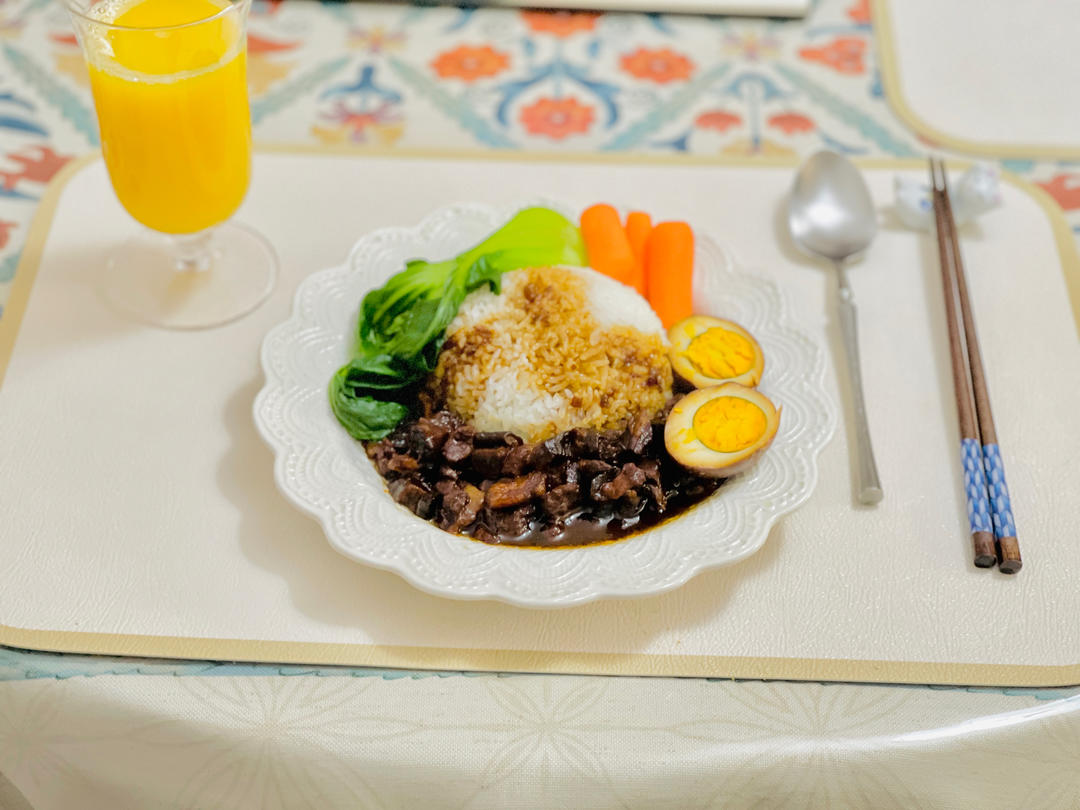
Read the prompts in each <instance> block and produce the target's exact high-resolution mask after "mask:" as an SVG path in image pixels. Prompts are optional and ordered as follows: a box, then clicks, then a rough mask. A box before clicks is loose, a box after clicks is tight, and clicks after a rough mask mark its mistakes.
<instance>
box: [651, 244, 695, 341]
mask: <svg viewBox="0 0 1080 810" xmlns="http://www.w3.org/2000/svg"><path fill="white" fill-rule="evenodd" d="M693 276H694V232H693V231H692V230H691V229H690V226H689V225H687V224H686V223H685V222H661V223H660V224H659V225H657V226H656V227H655V228H653V229H652V232H651V233H650V234H649V239H648V241H647V242H646V243H645V290H646V293H647V296H648V299H649V304H651V305H652V308H653V311H654V312H655V313H656V314H657V315H659V316H660V320H661V321H662V322H663V324H664V328H665V329H667V328H669V327H670V326H672V325H673V324H675V323H677V322H679V321H681V320H682V319H683V318H686V317H688V316H690V315H692V314H693V309H694V306H693V297H694V296H693V287H692V285H693Z"/></svg>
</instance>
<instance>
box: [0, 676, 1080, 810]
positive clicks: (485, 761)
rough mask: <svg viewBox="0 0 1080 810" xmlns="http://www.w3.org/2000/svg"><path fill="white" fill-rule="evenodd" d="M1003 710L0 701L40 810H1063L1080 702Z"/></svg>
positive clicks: (664, 684)
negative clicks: (751, 809) (759, 809)
mask: <svg viewBox="0 0 1080 810" xmlns="http://www.w3.org/2000/svg"><path fill="white" fill-rule="evenodd" d="M1044 697H1046V696H1044ZM1000 705H1001V696H1000V695H995V694H986V693H977V692H975V693H973V692H967V691H963V690H949V691H930V690H925V689H896V688H890V687H879V686H860V685H821V684H804V685H802V686H800V687H799V688H798V689H796V690H793V689H792V688H791V686H790V685H789V684H784V683H732V682H709V681H702V680H668V679H637V678H586V677H569V676H567V677H556V676H546V677H541V676H506V677H500V676H492V675H484V676H476V677H467V676H461V675H454V676H450V677H448V678H439V677H430V676H429V677H426V678H423V679H420V680H414V679H412V678H409V677H403V678H396V679H393V680H384V679H383V678H380V677H368V678H359V679H358V678H350V677H314V676H293V677H281V676H279V677H248V678H237V677H203V676H194V677H168V676H160V677H130V676H99V677H94V678H85V677H79V678H72V679H70V680H65V681H61V682H56V681H53V680H51V679H50V680H48V681H40V680H38V681H19V682H9V683H0V770H2V772H3V774H4V775H5V776H6V778H7V779H8V781H9V782H10V783H11V785H13V786H14V787H15V788H17V789H18V790H19V791H21V792H22V794H23V795H24V796H25V797H26V800H28V801H29V803H30V806H32V807H33V808H34V810H148V809H149V808H160V809H161V810H164V809H165V808H170V810H171V809H172V808H177V810H181V809H183V810H196V809H198V810H212V809H214V810H216V809H217V808H222V810H225V809H226V808H227V809H228V810H248V809H249V808H251V809H252V810H254V809H256V808H258V809H259V810H292V808H318V810H338V808H341V810H346V809H348V810H356V809H357V808H365V809H366V808H402V809H403V810H411V809H412V808H429V807H430V808H444V807H447V808H449V807H453V808H471V809H472V810H482V809H483V808H492V810H517V809H518V808H520V809H521V810H524V808H538V809H546V808H558V807H565V808H613V809H614V808H643V809H644V810H688V809H689V808H731V807H734V808H749V807H762V808H808V807H812V808H818V807H830V808H875V809H876V810H886V809H887V808H956V810H971V808H974V807H978V808H980V810H995V809H996V808H1003V809H1005V808H1007V809H1008V810H1016V808H1024V810H1047V809H1049V808H1069V807H1076V806H1077V805H1076V802H1077V800H1080V768H1078V767H1077V763H1078V762H1080V735H1078V734H1077V731H1076V729H1077V717H1076V715H1077V714H1078V713H1080V695H1074V696H1072V697H1061V698H1058V699H1039V698H1038V697H1036V696H1035V695H1029V696H1026V697H1018V698H1013V699H1011V701H1010V705H1011V706H1012V707H1013V708H1012V709H1011V710H1010V711H1008V712H1006V713H1001V714H998V713H996V712H997V711H998V708H997V707H999V706H1000ZM2 786H3V782H2V781H0V797H3V796H4V792H3V787H2ZM10 792H11V791H10V789H9V790H8V793H9V794H10ZM0 801H3V799H2V798H0ZM0 807H5V805H3V804H0ZM5 810H22V807H21V806H20V805H19V804H17V803H14V804H12V803H10V802H9V805H8V806H6V808H5Z"/></svg>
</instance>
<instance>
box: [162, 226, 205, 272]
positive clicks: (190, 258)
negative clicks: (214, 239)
mask: <svg viewBox="0 0 1080 810" xmlns="http://www.w3.org/2000/svg"><path fill="white" fill-rule="evenodd" d="M211 233H212V229H209V228H208V229H207V230H205V231H199V232H198V233H184V234H175V235H173V236H170V237H169V241H170V242H171V243H172V254H173V268H174V269H175V270H176V271H177V272H179V273H194V272H205V271H207V270H209V269H210V265H211V264H212V263H213V254H212V252H211V250H210V234H211Z"/></svg>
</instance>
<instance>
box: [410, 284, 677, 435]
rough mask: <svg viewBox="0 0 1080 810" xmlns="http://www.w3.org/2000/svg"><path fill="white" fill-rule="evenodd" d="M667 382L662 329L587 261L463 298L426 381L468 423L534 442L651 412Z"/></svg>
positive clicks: (666, 393)
mask: <svg viewBox="0 0 1080 810" xmlns="http://www.w3.org/2000/svg"><path fill="white" fill-rule="evenodd" d="M671 380H672V372H671V363H670V361H669V359H668V354H667V338H666V335H665V333H664V328H663V326H662V324H661V323H660V319H659V318H658V317H657V316H656V314H655V313H654V312H653V311H652V308H651V307H650V306H649V304H648V302H647V301H646V300H645V299H644V298H642V297H641V296H640V295H639V294H638V293H637V292H636V291H635V290H633V289H632V288H630V287H627V286H625V285H623V284H620V283H619V282H617V281H615V280H613V279H611V278H608V277H607V276H604V275H601V274H600V273H597V272H596V271H594V270H590V269H588V268H578V267H544V268H529V269H525V270H516V271H514V272H511V273H506V274H504V275H503V277H502V291H501V293H500V294H498V295H496V294H495V293H493V292H491V291H490V290H489V289H488V288H486V287H485V288H483V289H480V290H477V291H475V292H473V293H471V294H470V295H469V296H468V297H467V298H466V299H465V302H464V303H463V304H462V306H461V308H460V309H459V310H458V313H457V316H456V317H455V318H454V320H453V321H452V322H451V324H450V326H449V327H448V328H447V339H446V343H445V345H444V346H443V349H442V352H441V354H440V355H439V361H438V366H437V367H436V369H435V371H434V373H433V374H432V375H431V378H430V380H429V382H428V388H429V390H430V391H431V392H432V394H433V398H434V399H435V401H436V403H437V404H438V405H439V406H441V407H446V408H448V409H449V410H450V411H452V412H454V413H456V414H457V415H458V416H460V417H461V418H463V419H465V420H466V421H468V422H469V423H471V424H472V425H473V426H474V427H475V428H476V429H477V430H482V431H496V430H500V431H501V430H506V431H511V432H513V433H516V434H517V435H519V436H521V437H522V438H523V439H525V440H526V441H530V442H535V441H542V440H544V439H547V438H550V437H551V436H554V435H556V434H558V433H561V432H563V431H565V430H569V429H570V428H574V427H584V428H597V429H608V428H621V427H624V426H625V425H626V424H627V423H628V422H629V421H630V420H631V419H632V418H633V417H634V416H635V415H636V414H637V413H639V412H640V411H647V412H648V413H649V414H650V415H653V414H655V413H657V412H658V411H660V410H661V409H662V408H663V407H664V405H665V404H666V402H667V401H668V399H669V398H670V397H671Z"/></svg>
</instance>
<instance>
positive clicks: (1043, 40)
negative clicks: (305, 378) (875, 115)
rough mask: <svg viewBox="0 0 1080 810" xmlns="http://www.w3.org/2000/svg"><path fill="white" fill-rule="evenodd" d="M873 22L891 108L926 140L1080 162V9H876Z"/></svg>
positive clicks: (964, 1) (965, 0) (1038, 2)
mask: <svg viewBox="0 0 1080 810" xmlns="http://www.w3.org/2000/svg"><path fill="white" fill-rule="evenodd" d="M873 15H874V16H873V19H874V27H875V30H876V33H877V37H878V46H879V54H880V60H881V71H882V79H883V81H884V85H885V90H886V94H887V95H888V98H889V101H890V102H891V103H892V105H893V107H894V108H895V110H896V112H897V113H898V114H899V115H900V117H901V118H903V119H905V121H906V122H907V123H908V124H909V125H910V126H911V127H913V128H914V129H915V130H916V131H917V132H919V133H920V134H921V135H923V136H924V137H925V138H927V139H928V140H929V141H931V142H933V143H937V144H940V145H941V146H945V147H949V148H953V149H956V150H958V151H961V152H966V153H969V154H982V155H990V156H993V157H1021V158H1022V157H1029V158H1061V159H1064V158H1072V159H1076V158H1080V89H1078V87H1080V85H1078V84H1077V80H1076V79H1077V77H1078V76H1080V50H1078V49H1077V47H1076V33H1077V31H1080V4H1078V3H1072V2H1061V0H1028V1H1027V2H1023V3H1010V2H1000V1H999V2H986V0H950V2H947V3H942V2H939V0H874V11H873Z"/></svg>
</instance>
